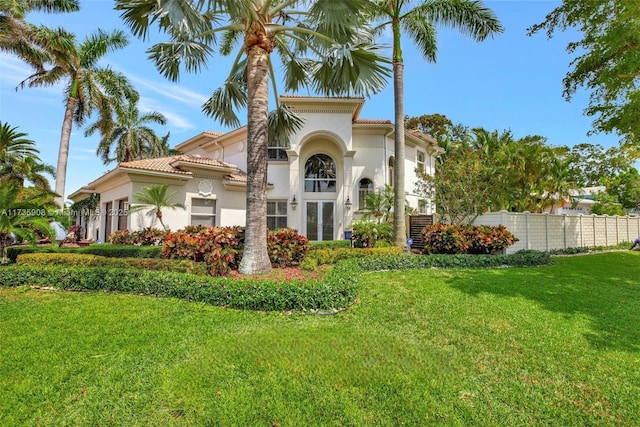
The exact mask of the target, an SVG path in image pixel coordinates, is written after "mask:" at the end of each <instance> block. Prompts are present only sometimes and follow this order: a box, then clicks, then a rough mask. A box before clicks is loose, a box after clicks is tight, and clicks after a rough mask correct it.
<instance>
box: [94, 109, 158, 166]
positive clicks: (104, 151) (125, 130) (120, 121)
mask: <svg viewBox="0 0 640 427" xmlns="http://www.w3.org/2000/svg"><path fill="white" fill-rule="evenodd" d="M116 116H117V118H116V123H115V125H114V127H113V129H110V132H109V133H106V134H103V135H101V136H102V139H101V140H100V143H99V144H98V151H97V153H96V154H97V155H98V157H100V158H101V159H102V162H103V163H104V164H105V165H106V164H109V163H111V162H113V161H116V162H118V163H120V162H130V161H131V160H136V159H144V158H150V157H159V156H160V155H162V154H164V153H163V151H164V149H163V148H162V146H163V141H162V139H160V138H159V137H158V136H157V135H156V133H155V131H154V130H153V129H151V128H150V127H149V126H148V125H149V124H151V123H157V124H161V125H164V124H166V123H167V119H166V118H165V117H164V116H163V115H162V114H161V113H158V112H157V111H153V112H151V113H146V114H142V115H140V111H139V110H138V107H137V106H136V103H135V102H129V103H128V104H127V105H126V106H125V108H124V109H123V110H122V111H120V112H118V113H117V114H116ZM96 131H100V121H97V122H95V123H93V124H91V125H90V126H89V127H88V128H87V129H86V130H85V133H84V135H85V136H91V135H93V134H94V133H95V132H96ZM112 151H113V154H112Z"/></svg>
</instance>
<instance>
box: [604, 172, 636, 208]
mask: <svg viewBox="0 0 640 427" xmlns="http://www.w3.org/2000/svg"><path fill="white" fill-rule="evenodd" d="M603 184H604V185H605V186H606V188H607V190H606V192H607V193H608V194H610V195H612V196H614V197H615V200H616V201H617V202H618V203H620V205H621V206H622V208H623V209H638V207H639V206H640V173H638V170H637V169H636V168H634V167H630V168H629V169H628V170H626V171H625V172H622V173H619V174H618V175H616V176H614V177H610V178H607V179H605V180H604V181H603Z"/></svg>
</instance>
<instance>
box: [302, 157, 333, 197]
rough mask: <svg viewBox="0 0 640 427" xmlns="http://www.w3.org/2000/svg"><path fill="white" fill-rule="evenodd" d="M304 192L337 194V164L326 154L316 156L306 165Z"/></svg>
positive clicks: (310, 158)
mask: <svg viewBox="0 0 640 427" xmlns="http://www.w3.org/2000/svg"><path fill="white" fill-rule="evenodd" d="M304 191H306V192H308V193H335V192H336V162H334V161H333V159H332V158H331V157H329V156H327V155H326V154H314V155H313V156H311V157H309V160H307V162H306V163H305V165H304Z"/></svg>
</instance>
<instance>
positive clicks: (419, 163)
mask: <svg viewBox="0 0 640 427" xmlns="http://www.w3.org/2000/svg"><path fill="white" fill-rule="evenodd" d="M425 158H426V154H425V152H424V151H418V153H417V156H416V169H418V170H419V171H420V172H421V173H424V171H425V168H424V163H425Z"/></svg>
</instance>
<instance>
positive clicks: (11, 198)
mask: <svg viewBox="0 0 640 427" xmlns="http://www.w3.org/2000/svg"><path fill="white" fill-rule="evenodd" d="M20 190H21V188H20V187H19V186H18V185H17V184H16V183H15V182H11V181H0V262H1V263H5V262H6V253H5V248H6V247H7V245H9V244H11V243H12V242H14V240H15V239H19V240H23V241H28V242H30V243H32V244H34V243H35V242H36V241H37V240H38V237H39V234H38V233H40V234H42V235H45V236H51V235H52V231H51V228H50V227H49V221H48V219H47V209H46V199H47V196H49V195H50V194H49V192H44V191H37V192H35V193H34V194H32V195H30V196H27V197H24V196H22V197H21V191H20Z"/></svg>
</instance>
